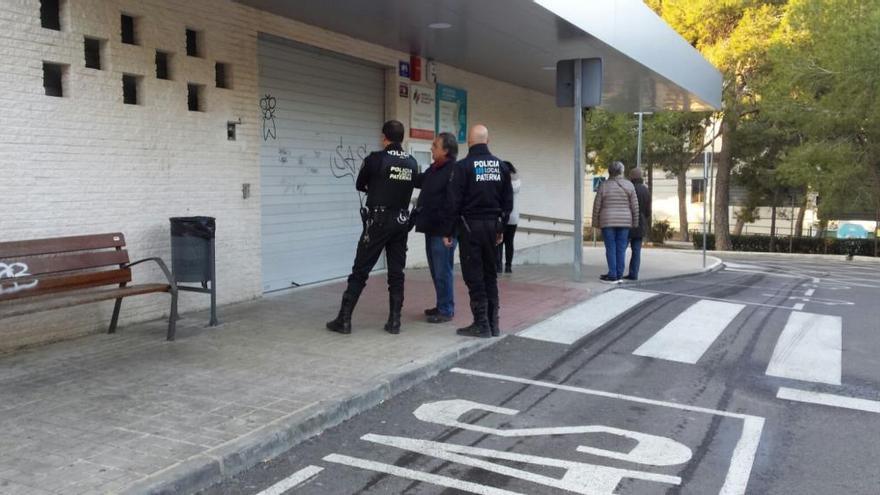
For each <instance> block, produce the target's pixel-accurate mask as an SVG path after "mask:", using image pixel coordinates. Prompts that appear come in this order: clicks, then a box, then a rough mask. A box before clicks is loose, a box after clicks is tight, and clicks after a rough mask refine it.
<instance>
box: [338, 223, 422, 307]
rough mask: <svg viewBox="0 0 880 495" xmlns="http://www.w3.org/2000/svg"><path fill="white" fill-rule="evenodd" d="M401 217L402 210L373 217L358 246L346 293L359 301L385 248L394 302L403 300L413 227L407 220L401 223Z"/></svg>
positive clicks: (389, 284)
mask: <svg viewBox="0 0 880 495" xmlns="http://www.w3.org/2000/svg"><path fill="white" fill-rule="evenodd" d="M399 217H400V211H399V210H388V211H384V212H382V213H374V214H373V215H372V216H371V219H370V222H369V225H368V226H367V228H366V229H365V230H364V233H363V234H362V235H361V240H360V242H359V243H358V247H357V254H355V257H354V265H353V266H352V267H351V275H349V276H348V288H347V289H346V290H345V293H346V294H347V295H349V296H351V297H353V298H354V299H355V300H357V298H358V297H359V296H360V295H361V292H362V291H363V290H364V287H365V286H366V285H367V278H369V276H370V272H371V271H372V270H373V267H374V266H376V262H377V261H379V256H380V255H381V254H382V250H383V249H384V250H385V260H386V262H387V265H388V266H387V268H388V293H389V294H390V296H391V299H392V300H394V299H399V300H400V301H401V302H402V301H403V269H404V267H405V266H406V241H407V237H408V235H409V225H408V222H406V221H404V222H403V223H401V222H400V221H399V219H398V218H399Z"/></svg>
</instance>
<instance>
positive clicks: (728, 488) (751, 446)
mask: <svg viewBox="0 0 880 495" xmlns="http://www.w3.org/2000/svg"><path fill="white" fill-rule="evenodd" d="M449 371H450V372H451V373H459V374H462V375H470V376H479V377H483V378H491V379H495V380H501V381H506V382H513V383H521V384H523V385H532V386H535V387H545V388H552V389H556V390H564V391H566V392H574V393H579V394H585V395H594V396H597V397H608V398H611V399H620V400H625V401H629V402H636V403H640V404H649V405H654V406H663V407H668V408H672V409H679V410H682V411H691V412H699V413H705V414H712V415H716V416H724V417H727V418H737V419H742V420H743V432H742V435H741V436H740V439H739V441H738V442H737V443H736V447H734V449H733V457H731V460H730V468H729V469H728V471H727V477H726V478H725V479H724V485H723V486H722V487H721V492H720V493H721V494H723V495H741V494H744V493H746V486H747V485H748V483H749V476H750V475H751V472H752V465H753V464H754V463H755V455H756V454H757V452H758V444H759V443H760V441H761V433H762V431H763V430H764V418H762V417H759V416H751V415H748V414H739V413H732V412H728V411H719V410H716V409H708V408H705V407H697V406H688V405H684V404H676V403H674V402H666V401H660V400H654V399H645V398H643V397H636V396H634V395H624V394H615V393H612V392H603V391H601V390H594V389H588V388H581V387H572V386H570V385H560V384H556V383H550V382H541V381H537V380H529V379H526V378H519V377H515V376H508V375H499V374H495V373H487V372H484V371H477V370H469V369H464V368H453V369H451V370H449Z"/></svg>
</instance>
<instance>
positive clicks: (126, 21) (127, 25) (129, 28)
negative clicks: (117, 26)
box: [121, 14, 137, 45]
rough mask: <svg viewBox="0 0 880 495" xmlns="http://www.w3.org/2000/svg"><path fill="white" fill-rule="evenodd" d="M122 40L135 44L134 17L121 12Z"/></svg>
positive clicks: (135, 27)
mask: <svg viewBox="0 0 880 495" xmlns="http://www.w3.org/2000/svg"><path fill="white" fill-rule="evenodd" d="M121 22H122V42H123V43H125V44H127V45H137V26H135V18H134V17H132V16H130V15H125V14H122V18H121Z"/></svg>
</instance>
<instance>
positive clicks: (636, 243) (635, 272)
mask: <svg viewBox="0 0 880 495" xmlns="http://www.w3.org/2000/svg"><path fill="white" fill-rule="evenodd" d="M629 179H630V182H632V183H633V186H635V188H636V197H638V198H639V225H638V227H636V228H634V229H632V230H630V231H629V243H630V247H631V248H632V255H631V256H630V259H629V274H628V275H627V276H626V277H623V278H625V279H627V280H638V279H639V265H640V264H641V261H642V239H644V238H645V237H648V236H649V234H650V232H651V192H650V191H649V190H648V188H647V186H645V182H644V181H643V180H642V169H640V168H634V169H632V170H630V172H629Z"/></svg>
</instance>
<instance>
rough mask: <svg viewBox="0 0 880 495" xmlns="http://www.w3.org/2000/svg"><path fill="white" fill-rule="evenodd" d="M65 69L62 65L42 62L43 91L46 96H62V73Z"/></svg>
mask: <svg viewBox="0 0 880 495" xmlns="http://www.w3.org/2000/svg"><path fill="white" fill-rule="evenodd" d="M66 69H67V67H66V66H65V65H62V64H53V63H51V62H43V89H44V90H45V91H46V96H57V97H62V96H64V73H65V72H66Z"/></svg>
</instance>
